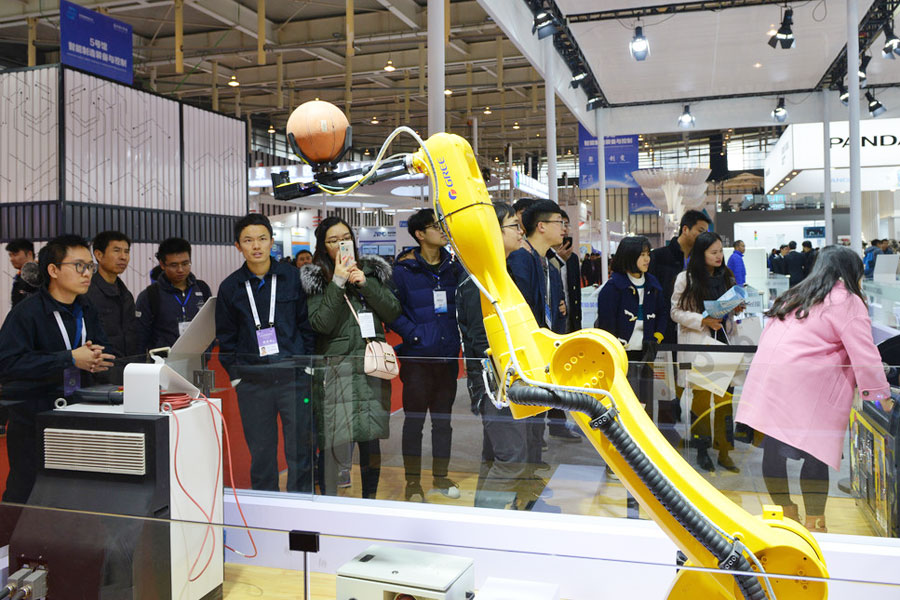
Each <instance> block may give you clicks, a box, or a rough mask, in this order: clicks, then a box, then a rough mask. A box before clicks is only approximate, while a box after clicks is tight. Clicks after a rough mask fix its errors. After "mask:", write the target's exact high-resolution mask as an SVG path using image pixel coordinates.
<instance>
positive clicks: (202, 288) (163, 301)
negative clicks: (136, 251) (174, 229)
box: [137, 237, 212, 352]
mask: <svg viewBox="0 0 900 600" xmlns="http://www.w3.org/2000/svg"><path fill="white" fill-rule="evenodd" d="M156 258H157V259H158V260H159V266H160V268H161V269H162V273H161V274H160V275H159V277H157V278H156V281H155V282H154V283H152V284H150V285H149V286H148V287H147V288H146V289H145V290H144V291H143V292H141V293H140V295H139V296H138V299H137V317H138V332H139V333H138V340H139V342H140V345H141V349H142V350H143V351H145V352H146V351H147V350H150V349H152V348H162V347H165V346H171V345H172V344H174V343H175V340H177V339H178V336H180V335H181V334H182V333H183V332H184V330H185V329H186V328H187V325H188V323H190V322H191V319H193V318H194V317H195V316H196V315H197V313H198V312H199V311H200V309H201V308H202V307H203V304H204V303H206V301H207V300H209V298H210V297H211V296H212V292H211V291H210V289H209V286H208V285H206V282H204V281H201V280H199V279H197V278H196V277H194V274H193V273H191V244H190V242H188V241H187V240H184V239H181V238H174V237H173V238H169V239H167V240H165V241H164V242H163V243H161V244H160V245H159V251H158V252H157V253H156Z"/></svg>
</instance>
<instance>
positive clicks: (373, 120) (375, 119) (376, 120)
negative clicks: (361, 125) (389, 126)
mask: <svg viewBox="0 0 900 600" xmlns="http://www.w3.org/2000/svg"><path fill="white" fill-rule="evenodd" d="M371 123H372V125H378V117H372V121H371Z"/></svg>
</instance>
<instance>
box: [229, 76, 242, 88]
mask: <svg viewBox="0 0 900 600" xmlns="http://www.w3.org/2000/svg"><path fill="white" fill-rule="evenodd" d="M228 85H229V86H231V87H237V86H239V85H241V82H240V81H238V80H237V75H232V76H231V79H229V80H228Z"/></svg>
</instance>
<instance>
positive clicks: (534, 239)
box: [506, 200, 567, 469]
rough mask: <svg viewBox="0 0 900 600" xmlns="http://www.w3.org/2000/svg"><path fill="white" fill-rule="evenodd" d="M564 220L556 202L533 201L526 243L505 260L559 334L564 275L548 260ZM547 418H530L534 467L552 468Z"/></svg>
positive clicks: (542, 320) (538, 315) (538, 314)
mask: <svg viewBox="0 0 900 600" xmlns="http://www.w3.org/2000/svg"><path fill="white" fill-rule="evenodd" d="M565 222H566V220H565V219H564V218H563V211H562V209H561V208H560V207H559V205H558V204H557V203H556V202H553V201H551V200H538V201H537V202H535V203H533V204H532V205H530V206H529V207H528V208H526V209H525V212H524V213H522V225H523V227H524V229H525V242H524V243H523V245H522V247H521V248H519V249H518V250H516V251H515V252H513V253H512V254H510V255H509V257H508V258H507V259H506V265H507V267H508V269H509V274H510V275H512V278H513V281H515V282H516V286H517V287H518V288H519V291H520V292H522V295H523V296H524V297H525V302H527V303H528V306H529V307H530V308H531V312H532V313H533V314H534V318H535V320H536V321H537V323H538V325H539V326H540V327H546V328H547V329H550V330H552V331H554V332H556V333H565V332H566V312H567V311H566V303H565V300H564V299H563V287H562V278H561V277H560V274H559V270H558V269H557V268H556V267H554V266H553V265H552V264H551V263H550V261H549V260H548V259H547V252H548V251H549V250H550V248H551V247H553V246H559V245H560V244H562V243H563V238H564V237H565V231H566V228H565ZM544 418H545V417H544V415H543V414H540V415H535V416H534V417H530V418H529V423H528V439H527V444H528V462H529V463H530V464H531V465H532V468H534V469H545V468H549V465H547V464H546V463H544V462H543V460H542V459H541V458H542V450H543V446H544ZM563 418H565V417H564V416H563Z"/></svg>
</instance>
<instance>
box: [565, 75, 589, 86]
mask: <svg viewBox="0 0 900 600" xmlns="http://www.w3.org/2000/svg"><path fill="white" fill-rule="evenodd" d="M585 77H587V71H579V72H578V73H575V75H574V76H573V77H572V81H571V82H569V85H571V86H572V87H573V88H577V87H578V85H579V84H580V83H581V82H582V80H583V79H584V78H585Z"/></svg>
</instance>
